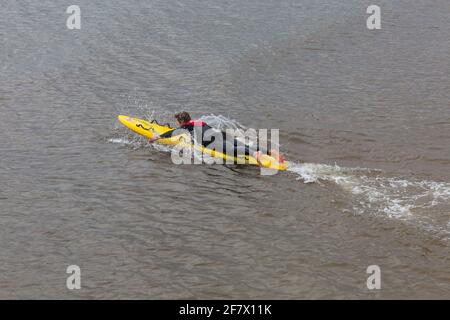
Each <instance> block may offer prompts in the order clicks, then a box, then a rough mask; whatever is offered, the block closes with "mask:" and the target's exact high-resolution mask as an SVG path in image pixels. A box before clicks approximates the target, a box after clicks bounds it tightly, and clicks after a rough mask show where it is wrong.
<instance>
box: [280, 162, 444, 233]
mask: <svg viewBox="0 0 450 320" xmlns="http://www.w3.org/2000/svg"><path fill="white" fill-rule="evenodd" d="M288 170H289V171H290V172H293V173H295V174H297V175H298V179H299V180H303V181H304V182H305V183H312V182H320V181H330V182H333V183H335V184H336V185H337V186H339V187H340V188H342V189H343V190H345V191H347V192H348V193H350V194H351V195H352V198H353V199H352V202H353V209H354V210H355V212H356V213H358V214H367V213H369V214H373V215H382V216H386V217H389V218H395V219H401V220H405V221H414V222H415V223H416V224H418V225H420V226H422V227H424V228H425V229H428V230H433V231H439V232H444V233H446V234H450V228H449V226H448V224H441V223H440V222H438V220H441V219H442V217H437V216H435V215H433V214H432V212H433V209H435V207H437V206H441V205H442V206H445V207H446V208H449V206H450V183H447V182H436V181H413V180H406V179H401V178H395V177H394V178H391V177H387V176H386V174H384V173H383V172H382V171H380V170H373V169H367V168H342V167H339V166H337V165H334V166H331V165H325V164H313V163H304V164H292V165H291V166H290V167H289V169H288ZM435 213H436V212H434V214H435ZM442 214H445V212H444V213H442V212H440V215H442Z"/></svg>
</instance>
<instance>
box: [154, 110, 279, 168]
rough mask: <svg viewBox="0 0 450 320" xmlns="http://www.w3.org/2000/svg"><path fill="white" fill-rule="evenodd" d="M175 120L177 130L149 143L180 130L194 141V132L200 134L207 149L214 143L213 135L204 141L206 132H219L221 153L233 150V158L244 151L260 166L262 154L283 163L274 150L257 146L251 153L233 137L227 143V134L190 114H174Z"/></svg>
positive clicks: (157, 137)
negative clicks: (187, 133)
mask: <svg viewBox="0 0 450 320" xmlns="http://www.w3.org/2000/svg"><path fill="white" fill-rule="evenodd" d="M175 119H176V121H177V124H178V128H175V129H172V130H170V131H167V132H165V133H163V134H161V135H157V136H155V137H153V138H151V139H150V140H149V141H150V143H152V142H154V141H156V140H158V139H164V138H170V137H172V136H174V135H179V134H180V131H181V130H186V131H188V132H189V133H190V134H191V136H192V137H193V138H194V139H195V138H196V131H197V132H201V137H200V139H201V144H202V145H203V146H204V147H205V148H207V147H208V146H209V145H210V144H211V143H213V142H214V141H215V139H214V135H212V137H210V138H209V139H206V138H207V136H208V131H209V130H215V132H219V134H221V135H222V141H223V148H222V152H223V153H227V151H229V149H230V148H233V153H234V156H238V155H239V153H238V151H239V150H242V151H244V154H245V155H250V154H252V155H253V157H254V158H255V159H256V161H257V162H258V163H259V164H260V165H261V157H262V155H263V154H268V155H270V156H271V157H273V158H275V159H276V160H277V161H278V162H279V163H283V162H284V157H283V156H282V155H281V154H279V153H278V152H277V151H276V150H274V149H271V150H267V151H265V150H263V149H262V148H260V147H259V146H258V147H257V148H256V150H253V151H252V147H250V146H249V145H247V144H244V143H242V142H240V141H238V140H237V139H236V138H234V137H233V138H232V139H233V141H229V137H228V140H227V134H226V133H225V132H223V131H219V130H217V129H214V128H212V127H211V126H209V125H208V124H207V123H206V122H204V121H201V120H192V118H191V116H190V114H189V113H187V112H186V111H182V112H179V113H177V114H175ZM198 129H201V131H199V130H198Z"/></svg>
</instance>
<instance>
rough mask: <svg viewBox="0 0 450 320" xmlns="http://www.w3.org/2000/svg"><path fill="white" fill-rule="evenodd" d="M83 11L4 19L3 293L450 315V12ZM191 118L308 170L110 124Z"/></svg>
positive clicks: (179, 4) (278, 5)
mask: <svg viewBox="0 0 450 320" xmlns="http://www.w3.org/2000/svg"><path fill="white" fill-rule="evenodd" d="M76 2H77V3H73V4H77V5H79V6H80V8H81V23H82V24H81V30H68V29H67V28H66V19H67V17H68V15H67V14H66V12H65V11H66V8H67V6H68V3H67V2H66V1H48V0H45V1H39V2H36V1H30V0H24V1H12V0H3V1H2V2H1V4H0V39H1V40H0V115H1V116H0V120H1V121H0V133H1V134H0V298H2V299H5V298H13V299H16V298H32V299H45V298H56V299H60V298H67V299H72V298H73V299H77V298H96V299H103V298H121V299H127V298H132V299H134V298H144V299H162V298H170V299H177V298H212V299H216V298H242V299H247V298H248V299H253V298H264V299H270V298H272V299H300V298H302V299H316V298H332V299H344V298H352V299H353V298H363V299H372V298H386V299H390V298H401V299H408V298H447V299H448V298H450V271H449V270H450V259H449V256H448V253H449V247H450V242H449V235H450V170H449V168H450V156H449V155H450V86H449V76H448V75H449V71H450V20H449V18H448V17H449V13H450V7H449V5H448V1H445V0H436V1H432V2H430V1H424V0H418V1H414V2H411V1H406V0H404V1H377V3H376V4H378V5H379V6H380V7H381V10H382V29H381V30H376V31H369V30H368V29H367V28H366V18H367V17H368V15H367V14H366V9H367V6H368V5H369V3H367V4H366V3H361V1H356V0H355V1H349V0H346V1H338V2H337V1H330V0H325V1H313V0H299V1H294V0H281V1H271V0H257V1H256V0H250V1H242V0H239V1H238V0H235V1H231V0H230V1H212V0H211V1H205V0H202V1H198V0H196V1H190V0H187V1H174V0H164V1H153V0H152V1H144V0H141V1H138V0H129V1H119V0H110V1H107V2H104V1H86V0H77V1H76ZM180 110H187V111H190V112H191V113H192V114H193V115H195V116H196V117H202V116H203V117H204V118H206V119H208V120H209V121H211V122H215V123H221V124H222V125H225V126H235V125H238V124H239V125H242V126H244V127H245V128H277V129H280V143H281V150H282V151H283V152H284V153H285V154H286V157H287V159H288V160H290V161H291V162H293V163H294V164H293V165H292V167H291V168H290V170H289V171H288V172H283V173H279V174H277V175H275V176H268V177H266V176H260V175H259V172H258V170H257V169H254V168H253V169H252V168H248V167H225V166H218V165H216V166H208V165H193V166H177V165H174V164H172V162H171V158H170V153H169V152H167V151H165V150H164V149H161V148H158V147H157V148H154V147H152V146H150V145H148V144H147V143H146V142H145V141H143V140H142V139H139V138H137V137H136V136H134V135H133V134H131V133H129V132H128V131H127V130H126V129H125V128H122V127H121V126H120V125H119V124H118V123H117V121H116V116H117V115H118V114H130V115H134V116H137V117H143V118H150V117H156V118H158V119H159V120H162V121H168V120H171V117H170V115H171V114H172V113H174V112H176V111H180ZM72 264H75V265H79V266H80V268H81V273H82V276H81V277H82V289H81V290H78V291H70V290H68V289H67V288H66V278H67V276H68V275H67V274H66V273H65V272H66V268H67V266H69V265H72ZM374 264H375V265H379V266H380V268H381V272H382V289H381V290H378V291H370V290H368V289H367V287H366V280H367V277H368V274H366V268H367V267H368V266H369V265H374Z"/></svg>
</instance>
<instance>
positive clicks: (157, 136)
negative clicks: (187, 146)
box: [149, 129, 175, 143]
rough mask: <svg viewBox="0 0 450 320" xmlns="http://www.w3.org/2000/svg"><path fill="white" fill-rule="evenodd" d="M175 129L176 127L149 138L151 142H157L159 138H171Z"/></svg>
mask: <svg viewBox="0 0 450 320" xmlns="http://www.w3.org/2000/svg"><path fill="white" fill-rule="evenodd" d="M174 131H175V129H172V130H170V131H167V132H165V133H163V134H160V135H155V136H154V137H153V138H151V139H149V142H150V143H152V142H155V141H156V140H158V139H164V138H170V137H171V136H172V135H173V132H174Z"/></svg>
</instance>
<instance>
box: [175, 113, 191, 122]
mask: <svg viewBox="0 0 450 320" xmlns="http://www.w3.org/2000/svg"><path fill="white" fill-rule="evenodd" d="M175 119H177V120H178V122H179V123H185V122H188V121H191V116H190V115H189V113H187V112H186V111H182V112H178V113H177V114H175Z"/></svg>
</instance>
